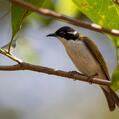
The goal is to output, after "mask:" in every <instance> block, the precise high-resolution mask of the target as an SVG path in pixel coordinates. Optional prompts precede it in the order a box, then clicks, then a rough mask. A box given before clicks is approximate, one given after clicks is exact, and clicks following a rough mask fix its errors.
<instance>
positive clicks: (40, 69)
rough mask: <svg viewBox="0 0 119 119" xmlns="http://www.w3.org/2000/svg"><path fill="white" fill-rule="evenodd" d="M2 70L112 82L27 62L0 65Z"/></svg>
mask: <svg viewBox="0 0 119 119" xmlns="http://www.w3.org/2000/svg"><path fill="white" fill-rule="evenodd" d="M0 70H1V71H16V70H30V71H35V72H40V73H46V74H50V75H56V76H61V77H67V78H69V79H73V80H80V81H84V82H89V83H90V82H91V83H95V84H99V85H106V86H110V84H111V81H108V80H103V79H98V78H92V79H91V80H89V79H88V77H87V76H84V75H80V74H75V73H71V72H66V71H62V70H55V69H53V68H48V67H43V66H38V65H33V64H29V63H25V62H22V63H20V64H16V65H12V66H0Z"/></svg>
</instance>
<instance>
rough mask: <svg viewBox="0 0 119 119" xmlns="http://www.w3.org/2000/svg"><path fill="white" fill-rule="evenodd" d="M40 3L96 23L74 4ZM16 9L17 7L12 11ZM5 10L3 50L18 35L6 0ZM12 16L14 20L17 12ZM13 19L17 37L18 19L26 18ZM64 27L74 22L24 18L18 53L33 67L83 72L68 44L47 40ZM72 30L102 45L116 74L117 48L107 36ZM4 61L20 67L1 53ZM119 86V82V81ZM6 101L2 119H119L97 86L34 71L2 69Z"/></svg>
mask: <svg viewBox="0 0 119 119" xmlns="http://www.w3.org/2000/svg"><path fill="white" fill-rule="evenodd" d="M27 1H28V0H27ZM92 1H93V0H92ZM31 2H32V0H31ZM34 2H35V0H34ZM36 2H39V1H36ZM98 2H100V1H98ZM35 4H36V3H35ZM37 5H40V6H42V7H44V8H49V9H52V10H55V11H57V12H60V13H63V14H66V15H69V16H72V17H75V18H78V19H81V20H84V21H86V22H91V21H90V20H89V19H88V18H87V17H86V16H85V15H84V14H83V13H81V12H80V11H79V9H78V7H77V6H76V5H75V4H74V3H73V1H72V0H65V1H64V0H44V1H43V0H41V2H39V4H37ZM14 9H17V8H13V9H12V10H14ZM100 9H101V8H100ZM0 11H1V12H0V36H1V40H0V46H1V47H2V46H3V45H5V44H7V43H8V42H9V41H10V37H11V36H12V28H13V27H11V13H10V4H9V2H8V1H4V0H0ZM22 13H26V11H22ZM28 14H30V13H28ZM28 14H27V15H28ZM12 15H13V16H14V14H12ZM17 15H18V14H17ZM13 19H14V20H16V22H14V24H13V25H15V28H14V30H13V32H14V33H15V32H17V30H18V29H19V28H17V27H16V26H18V27H19V25H18V24H17V21H18V20H20V16H19V15H18V16H14V18H13V17H12V20H13ZM18 23H19V22H18ZM64 25H69V24H67V23H63V22H60V21H56V20H53V19H51V18H48V17H43V16H38V15H36V14H34V13H33V14H31V15H30V16H28V17H26V18H25V19H24V22H23V26H22V30H20V31H19V33H18V35H17V46H16V48H15V51H14V54H15V55H16V56H17V57H18V58H20V59H22V60H23V61H26V62H29V63H33V64H37V65H42V66H47V67H52V68H56V69H61V70H65V71H72V70H77V69H76V68H75V67H74V65H73V64H72V62H71V60H70V59H69V57H68V56H67V54H66V52H65V50H64V47H63V45H62V44H61V43H60V42H59V41H58V40H57V39H56V38H47V37H46V35H47V34H49V33H51V32H54V31H56V30H57V29H58V28H60V27H62V26H64ZM69 26H71V27H73V28H74V29H77V30H78V31H79V32H81V34H83V35H86V36H88V37H90V38H91V39H92V40H94V41H95V42H96V44H97V45H98V47H99V48H100V50H101V52H102V54H103V55H104V57H105V60H106V62H107V64H108V68H109V72H110V75H112V72H113V71H114V69H115V67H116V63H117V58H116V48H115V46H114V43H113V42H112V40H109V38H108V37H106V36H105V35H103V34H101V33H97V32H93V31H89V30H86V29H83V28H79V27H75V26H72V25H69ZM0 59H1V61H0V64H1V65H8V64H14V62H12V61H11V60H9V59H7V58H6V57H4V56H2V55H0ZM117 74H118V73H117ZM117 78H118V77H116V79H117ZM115 85H118V84H117V83H115ZM117 87H118V86H117ZM117 93H118V92H117ZM0 97H1V98H0V119H39V118H41V119H56V118H57V119H92V118H94V119H118V118H119V113H118V112H119V108H117V109H116V110H115V111H114V112H109V110H108V106H107V104H106V100H105V97H104V95H103V93H102V91H101V90H100V88H99V87H98V86H97V85H89V84H88V83H85V82H79V81H71V80H68V79H67V78H62V77H57V76H49V75H47V74H42V73H35V72H31V71H14V72H5V71H1V72H0Z"/></svg>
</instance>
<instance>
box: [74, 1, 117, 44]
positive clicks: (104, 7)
mask: <svg viewBox="0 0 119 119" xmlns="http://www.w3.org/2000/svg"><path fill="white" fill-rule="evenodd" d="M73 1H74V3H75V4H76V5H77V6H78V8H79V10H80V11H81V12H82V13H84V14H85V15H86V16H87V17H89V18H90V19H91V20H92V21H93V22H95V23H97V24H99V25H101V26H103V27H105V28H109V29H119V6H118V5H117V4H115V3H114V2H113V1H112V0H73ZM110 37H111V39H113V40H114V42H115V44H116V45H117V46H118V44H117V41H118V40H119V38H118V37H114V36H111V35H110Z"/></svg>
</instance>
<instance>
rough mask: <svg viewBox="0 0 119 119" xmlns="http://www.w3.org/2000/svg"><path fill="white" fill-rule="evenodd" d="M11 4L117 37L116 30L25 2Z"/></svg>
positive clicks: (14, 0) (117, 32)
mask: <svg viewBox="0 0 119 119" xmlns="http://www.w3.org/2000/svg"><path fill="white" fill-rule="evenodd" d="M11 2H12V3H13V4H16V5H17V6H20V7H22V8H24V9H27V10H30V11H32V12H35V13H37V14H40V15H44V16H47V17H52V18H55V19H58V20H61V21H64V22H66V23H70V24H73V25H75V26H80V27H83V28H86V29H90V30H93V31H97V32H101V33H103V32H105V33H108V34H111V35H115V36H119V30H116V29H106V28H104V27H102V26H99V25H97V24H89V23H86V22H83V21H80V20H77V19H74V18H72V17H70V16H66V15H63V14H60V13H57V12H54V11H52V10H49V9H44V8H38V7H36V6H34V5H32V4H30V3H28V2H25V1H21V0H11Z"/></svg>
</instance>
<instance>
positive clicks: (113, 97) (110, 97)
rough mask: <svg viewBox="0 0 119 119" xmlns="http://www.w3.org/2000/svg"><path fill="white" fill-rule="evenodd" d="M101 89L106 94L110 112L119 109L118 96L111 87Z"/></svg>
mask: <svg viewBox="0 0 119 119" xmlns="http://www.w3.org/2000/svg"><path fill="white" fill-rule="evenodd" d="M101 88H102V90H103V92H104V94H105V97H106V100H107V103H108V106H109V110H110V111H113V110H114V109H115V108H116V106H118V107H119V97H118V96H117V94H116V93H115V92H114V91H113V90H112V89H111V88H110V87H106V89H105V88H103V87H101Z"/></svg>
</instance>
